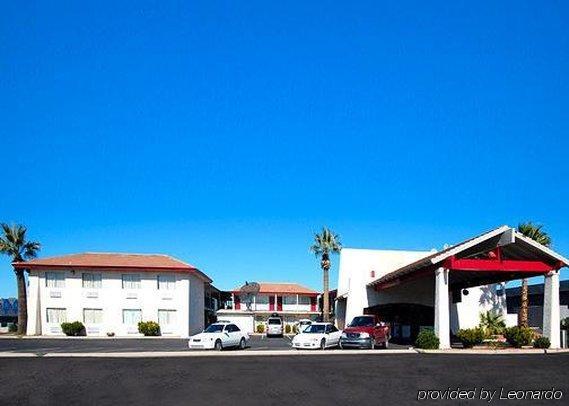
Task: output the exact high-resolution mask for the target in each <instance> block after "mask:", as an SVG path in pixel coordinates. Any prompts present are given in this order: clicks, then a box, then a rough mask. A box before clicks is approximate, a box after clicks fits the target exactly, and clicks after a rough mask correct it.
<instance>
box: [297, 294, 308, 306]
mask: <svg viewBox="0 0 569 406" xmlns="http://www.w3.org/2000/svg"><path fill="white" fill-rule="evenodd" d="M310 303H311V302H310V296H299V297H298V304H301V305H309V304H310Z"/></svg>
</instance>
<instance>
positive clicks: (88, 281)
mask: <svg viewBox="0 0 569 406" xmlns="http://www.w3.org/2000/svg"><path fill="white" fill-rule="evenodd" d="M102 279H103V278H102V277H101V274H100V273H84V274H83V287H84V288H88V289H100V288H101V283H102Z"/></svg>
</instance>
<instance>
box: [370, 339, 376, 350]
mask: <svg viewBox="0 0 569 406" xmlns="http://www.w3.org/2000/svg"><path fill="white" fill-rule="evenodd" d="M369 349H370V350H373V349H375V338H371V339H370V340H369Z"/></svg>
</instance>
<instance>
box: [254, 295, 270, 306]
mask: <svg viewBox="0 0 569 406" xmlns="http://www.w3.org/2000/svg"><path fill="white" fill-rule="evenodd" d="M255 303H257V304H269V297H268V296H266V295H258V296H257V297H255Z"/></svg>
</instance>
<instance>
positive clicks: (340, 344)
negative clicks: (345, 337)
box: [338, 341, 344, 350]
mask: <svg viewBox="0 0 569 406" xmlns="http://www.w3.org/2000/svg"><path fill="white" fill-rule="evenodd" d="M338 347H339V348H340V349H341V350H343V349H344V347H343V346H342V342H341V341H338Z"/></svg>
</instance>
